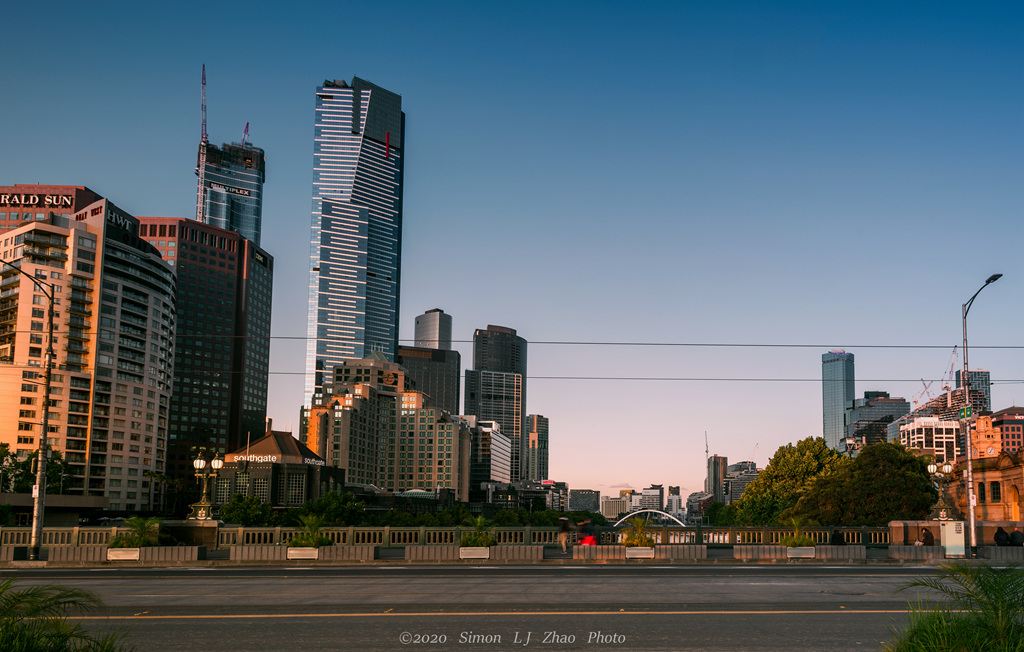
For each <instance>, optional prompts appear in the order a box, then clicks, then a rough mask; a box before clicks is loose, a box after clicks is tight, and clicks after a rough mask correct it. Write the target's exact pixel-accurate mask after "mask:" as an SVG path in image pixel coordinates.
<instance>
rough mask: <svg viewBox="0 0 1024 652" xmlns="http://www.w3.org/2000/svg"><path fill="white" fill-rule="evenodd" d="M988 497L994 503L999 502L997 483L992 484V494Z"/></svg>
mask: <svg viewBox="0 0 1024 652" xmlns="http://www.w3.org/2000/svg"><path fill="white" fill-rule="evenodd" d="M990 495H991V496H992V502H994V503H998V502H999V501H1000V500H1001V497H1000V491H999V483H998V482H993V483H992V492H991V494H990Z"/></svg>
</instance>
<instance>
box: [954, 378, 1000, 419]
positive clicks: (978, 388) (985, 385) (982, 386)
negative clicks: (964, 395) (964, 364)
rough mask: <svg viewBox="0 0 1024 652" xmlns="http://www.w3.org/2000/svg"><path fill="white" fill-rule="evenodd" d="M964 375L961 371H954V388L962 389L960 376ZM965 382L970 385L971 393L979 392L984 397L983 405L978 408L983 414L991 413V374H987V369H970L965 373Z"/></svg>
mask: <svg viewBox="0 0 1024 652" xmlns="http://www.w3.org/2000/svg"><path fill="white" fill-rule="evenodd" d="M963 374H964V370H963V369H957V370H956V388H957V389H960V388H961V387H963V384H962V378H961V377H962V376H963ZM967 381H968V384H969V385H970V390H971V391H972V392H981V394H982V395H983V396H984V397H985V399H984V401H983V404H982V405H981V407H980V408H979V409H980V410H982V411H984V412H991V411H992V374H990V373H989V371H988V369H971V370H969V371H968V372H967Z"/></svg>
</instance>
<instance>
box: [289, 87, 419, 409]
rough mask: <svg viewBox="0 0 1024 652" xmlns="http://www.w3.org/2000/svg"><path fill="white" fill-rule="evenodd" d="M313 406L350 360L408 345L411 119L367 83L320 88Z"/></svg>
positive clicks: (312, 283) (308, 398)
mask: <svg viewBox="0 0 1024 652" xmlns="http://www.w3.org/2000/svg"><path fill="white" fill-rule="evenodd" d="M313 132H314V133H313V213H312V225H311V229H310V246H309V316H308V320H307V327H306V337H307V343H306V372H305V386H304V405H310V404H311V403H312V400H313V395H314V394H315V393H317V392H320V391H321V390H322V387H323V384H324V382H325V381H329V380H330V379H331V378H332V377H333V369H334V367H336V366H338V365H340V364H342V362H343V361H345V360H347V359H357V360H358V359H362V358H364V357H366V356H367V355H369V354H370V353H380V354H382V355H383V356H384V357H385V358H386V359H387V360H394V356H395V349H396V347H397V346H398V314H399V277H400V275H401V257H402V188H403V180H404V179H403V176H404V167H405V164H404V161H405V114H404V113H403V112H402V98H401V96H400V95H397V94H395V93H392V92H391V91H388V90H385V89H383V88H381V87H380V86H377V85H375V84H372V83H370V82H368V81H366V80H363V79H360V78H359V77H353V78H352V81H351V82H345V81H344V80H337V79H336V80H334V81H325V82H324V83H323V86H320V87H318V88H317V89H316V113H315V119H314V123H313Z"/></svg>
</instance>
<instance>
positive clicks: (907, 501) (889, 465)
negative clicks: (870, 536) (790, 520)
mask: <svg viewBox="0 0 1024 652" xmlns="http://www.w3.org/2000/svg"><path fill="white" fill-rule="evenodd" d="M938 497H939V495H938V492H936V491H935V487H934V486H932V481H931V478H929V477H928V463H927V461H925V460H924V459H923V458H921V457H918V456H916V455H914V454H913V453H911V452H910V451H908V450H907V449H905V448H904V447H903V446H901V445H900V444H890V443H887V442H883V443H879V444H871V445H869V446H865V447H864V449H863V450H861V452H860V454H859V455H858V456H857V457H856V458H854V459H853V461H852V462H851V463H850V464H847V465H845V466H843V467H842V468H840V469H839V470H838V471H837V472H836V473H834V474H832V475H829V476H822V477H819V478H816V479H815V480H813V481H812V482H811V483H810V485H809V486H808V487H807V488H806V490H805V491H804V493H803V495H802V496H801V497H800V500H799V501H798V502H797V503H796V505H795V506H794V507H793V508H792V509H791V510H790V511H789V512H787V514H792V515H794V516H800V517H802V518H805V519H809V520H813V521H816V522H818V523H821V524H825V525H845V526H853V525H869V526H876V527H879V526H884V525H886V524H888V523H889V521H914V520H919V519H922V518H924V517H925V516H927V515H928V512H929V511H930V510H931V508H932V505H934V504H935V501H936V500H938Z"/></svg>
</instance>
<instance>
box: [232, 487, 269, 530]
mask: <svg viewBox="0 0 1024 652" xmlns="http://www.w3.org/2000/svg"><path fill="white" fill-rule="evenodd" d="M220 519H221V520H222V521H224V522H225V523H231V524H237V525H241V526H242V527H272V526H273V525H274V524H275V523H276V522H277V514H276V513H275V512H274V508H273V507H272V506H271V505H270V503H265V502H263V501H262V500H260V499H259V498H257V497H256V496H242V494H235V495H234V496H232V497H231V500H230V501H229V502H228V503H227V504H226V505H221V508H220Z"/></svg>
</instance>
